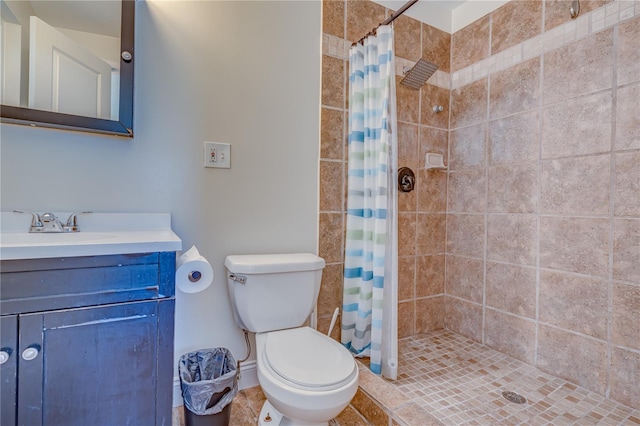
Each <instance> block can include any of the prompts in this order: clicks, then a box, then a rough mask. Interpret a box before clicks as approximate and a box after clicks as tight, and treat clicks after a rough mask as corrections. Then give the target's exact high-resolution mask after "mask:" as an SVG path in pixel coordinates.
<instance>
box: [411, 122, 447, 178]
mask: <svg viewBox="0 0 640 426" xmlns="http://www.w3.org/2000/svg"><path fill="white" fill-rule="evenodd" d="M448 140H449V132H448V131H446V130H440V129H432V128H430V127H424V126H421V127H420V149H419V151H420V152H419V153H418V154H419V157H418V161H419V163H420V168H421V169H422V168H424V167H425V159H424V157H425V154H426V153H427V152H434V153H436V154H442V155H444V158H445V163H446V159H447V157H448V153H449V151H448V146H449V143H448Z"/></svg>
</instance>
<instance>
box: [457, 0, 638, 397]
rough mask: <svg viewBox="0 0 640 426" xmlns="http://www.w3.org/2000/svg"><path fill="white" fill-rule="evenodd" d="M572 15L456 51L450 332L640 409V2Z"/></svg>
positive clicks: (493, 19) (559, 4)
mask: <svg viewBox="0 0 640 426" xmlns="http://www.w3.org/2000/svg"><path fill="white" fill-rule="evenodd" d="M569 4H570V2H564V1H547V2H541V1H512V2H510V3H507V4H506V5H504V6H503V7H501V8H500V9H498V10H496V11H495V12H493V13H491V14H490V15H488V16H486V17H484V18H482V19H480V20H478V21H476V22H474V23H473V24H471V25H469V26H468V27H466V28H464V29H462V30H460V31H459V32H457V33H455V34H453V36H452V44H451V46H452V47H451V48H452V51H453V54H452V58H453V59H452V70H451V71H452V91H451V117H450V120H451V121H450V138H449V148H450V149H449V165H450V167H449V182H448V208H447V231H446V233H447V242H446V245H447V248H446V278H445V289H446V290H445V293H446V296H445V328H448V329H451V330H454V331H456V332H459V333H461V334H463V335H466V336H468V337H471V338H473V339H474V340H477V341H480V342H483V343H485V344H486V345H488V346H490V347H493V348H495V349H498V350H499V351H501V352H504V353H506V354H508V355H511V356H514V357H515V358H518V359H520V360H522V361H525V362H527V363H529V364H533V365H535V366H537V367H539V368H540V369H542V370H544V371H547V372H549V373H552V374H555V375H557V376H559V377H561V378H564V379H567V380H569V381H571V382H574V383H576V384H579V385H581V386H584V387H586V388H587V389H590V390H592V391H595V392H598V393H600V394H603V395H608V396H610V397H611V398H612V399H614V400H617V401H620V402H622V403H624V404H627V405H629V406H631V407H639V406H640V386H638V383H640V13H639V12H640V10H638V8H640V3H638V2H635V4H634V2H631V1H616V2H605V1H600V2H584V1H582V2H581V4H582V6H583V10H582V17H581V18H580V19H579V20H576V21H571V20H570V18H569ZM634 7H635V8H636V9H635V10H634ZM590 9H593V11H592V12H591V13H585V12H589V11H590ZM634 14H635V17H634ZM504 52H506V54H505V53H504Z"/></svg>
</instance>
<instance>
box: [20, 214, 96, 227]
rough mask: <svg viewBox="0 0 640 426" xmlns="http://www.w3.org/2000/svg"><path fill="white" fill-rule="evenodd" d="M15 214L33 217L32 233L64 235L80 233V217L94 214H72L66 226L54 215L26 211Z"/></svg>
mask: <svg viewBox="0 0 640 426" xmlns="http://www.w3.org/2000/svg"><path fill="white" fill-rule="evenodd" d="M14 213H25V214H30V215H31V226H30V227H29V232H30V233H62V232H80V228H79V227H78V215H80V214H91V213H92V212H79V213H72V214H71V215H70V216H69V219H67V223H66V225H63V224H62V222H60V219H58V217H57V216H56V215H55V214H53V213H48V212H47V213H43V214H42V215H39V214H38V213H36V212H31V211H25V210H14Z"/></svg>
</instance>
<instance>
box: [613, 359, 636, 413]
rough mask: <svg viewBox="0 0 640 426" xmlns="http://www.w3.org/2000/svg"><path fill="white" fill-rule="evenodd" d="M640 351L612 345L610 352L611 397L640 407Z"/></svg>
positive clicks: (629, 405)
mask: <svg viewBox="0 0 640 426" xmlns="http://www.w3.org/2000/svg"><path fill="white" fill-rule="evenodd" d="M638 383H640V353H638V352H631V351H627V350H625V349H621V348H616V347H614V348H613V350H612V352H611V379H610V388H611V398H612V399H614V400H616V401H619V402H621V403H622V404H625V405H627V406H628V407H640V386H638Z"/></svg>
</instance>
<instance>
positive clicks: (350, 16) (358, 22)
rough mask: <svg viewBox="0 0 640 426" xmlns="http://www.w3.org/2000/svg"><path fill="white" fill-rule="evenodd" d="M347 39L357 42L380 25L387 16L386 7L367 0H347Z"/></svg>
mask: <svg viewBox="0 0 640 426" xmlns="http://www.w3.org/2000/svg"><path fill="white" fill-rule="evenodd" d="M345 3H346V7H347V29H346V31H347V40H349V41H350V42H356V41H358V40H360V39H361V38H362V37H364V36H366V35H367V33H368V32H369V31H371V30H372V29H374V28H375V27H377V26H378V24H379V23H380V22H382V21H384V18H385V17H386V9H385V8H384V7H383V6H380V5H379V4H377V3H374V2H371V1H367V0H349V1H346V2H345Z"/></svg>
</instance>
